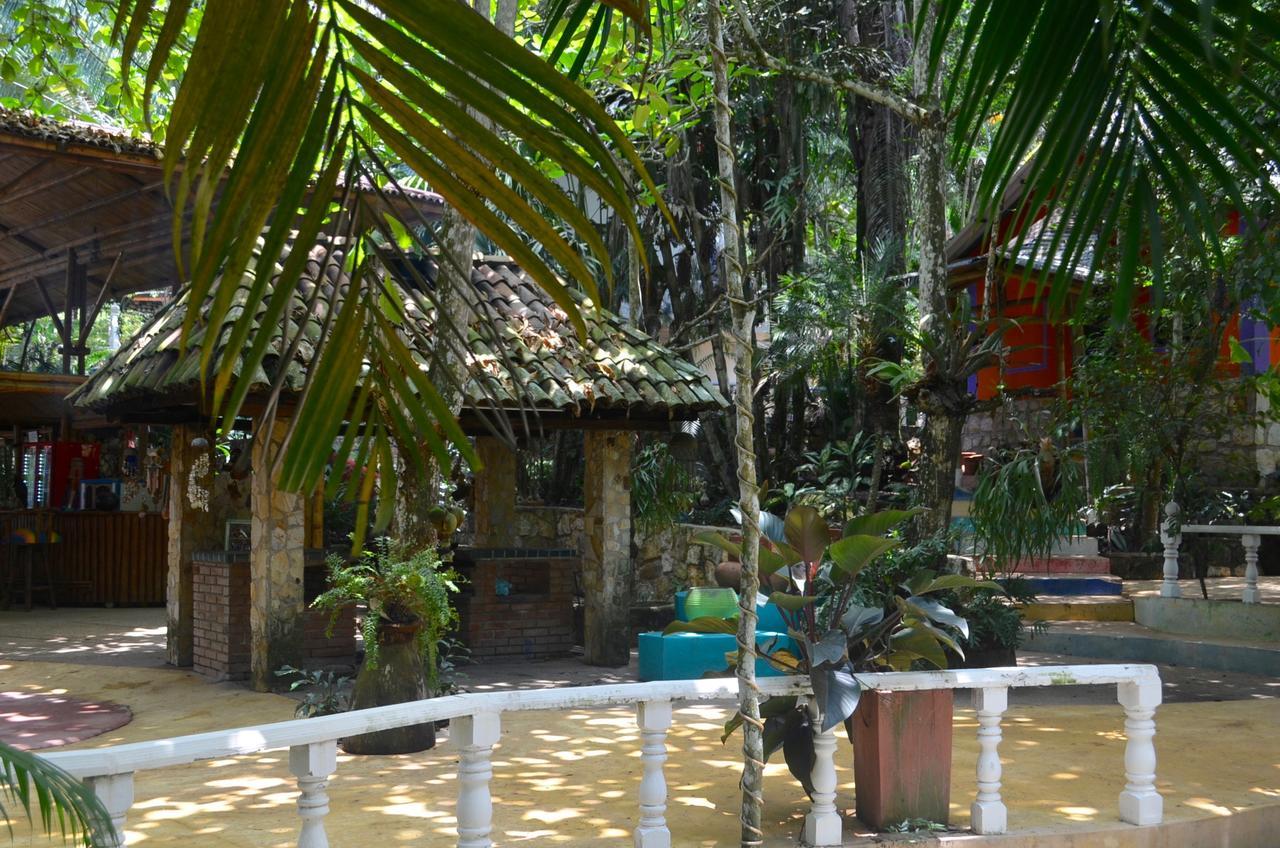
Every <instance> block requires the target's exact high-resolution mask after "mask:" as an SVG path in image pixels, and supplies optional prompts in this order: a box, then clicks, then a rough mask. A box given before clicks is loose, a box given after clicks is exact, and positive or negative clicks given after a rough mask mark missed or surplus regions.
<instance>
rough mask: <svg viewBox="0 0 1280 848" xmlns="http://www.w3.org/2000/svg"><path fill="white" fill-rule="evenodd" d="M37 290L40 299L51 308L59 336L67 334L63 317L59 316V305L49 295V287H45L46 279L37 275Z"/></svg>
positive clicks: (51, 315) (50, 312)
mask: <svg viewBox="0 0 1280 848" xmlns="http://www.w3.org/2000/svg"><path fill="white" fill-rule="evenodd" d="M35 284H36V291H38V292H40V299H41V300H43V301H44V305H45V308H46V309H48V310H49V317H50V318H51V319H53V327H54V329H56V330H57V331H58V335H59V336H64V335H66V334H65V332H64V331H63V329H62V319H61V318H59V317H58V307H56V306H54V305H53V298H51V297H49V289H48V288H46V287H45V284H44V280H42V279H40V278H39V277H36V279H35Z"/></svg>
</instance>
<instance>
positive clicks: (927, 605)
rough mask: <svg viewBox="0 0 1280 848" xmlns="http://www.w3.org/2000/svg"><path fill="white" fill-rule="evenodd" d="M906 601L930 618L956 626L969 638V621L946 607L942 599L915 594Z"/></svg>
mask: <svg viewBox="0 0 1280 848" xmlns="http://www.w3.org/2000/svg"><path fill="white" fill-rule="evenodd" d="M905 602H906V603H907V604H908V605H909V606H911V607H912V608H913V609H915V610H917V611H918V612H919V613H920V614H921V615H924V616H925V617H927V618H928V619H929V620H931V621H936V622H938V623H939V624H945V625H947V626H948V627H954V628H955V629H956V630H957V631H959V633H960V635H961V636H963V637H964V638H966V639H968V638H969V622H968V621H966V620H965V619H964V618H963V617H961V616H959V615H956V613H955V612H953V611H952V610H951V609H950V608H948V607H944V606H943V605H942V602H941V601H936V600H934V599H932V598H921V597H916V596H913V597H910V598H907V599H906V601H905Z"/></svg>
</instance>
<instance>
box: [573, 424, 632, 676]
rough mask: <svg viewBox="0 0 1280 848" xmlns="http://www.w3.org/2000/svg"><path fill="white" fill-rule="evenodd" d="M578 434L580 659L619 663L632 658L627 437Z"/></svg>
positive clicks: (611, 432)
mask: <svg viewBox="0 0 1280 848" xmlns="http://www.w3.org/2000/svg"><path fill="white" fill-rule="evenodd" d="M583 436H584V438H583V453H584V454H585V456H586V469H585V474H584V480H583V487H582V488H583V500H584V502H585V503H584V507H585V508H584V510H583V512H584V519H585V522H584V524H585V526H584V527H583V534H582V535H583V544H582V549H581V551H582V586H583V590H584V592H585V593H586V610H585V626H584V630H585V641H586V645H585V646H584V647H585V651H584V656H583V659H585V660H586V662H587V663H588V664H590V665H604V666H621V665H626V664H627V663H628V662H629V661H630V659H631V632H630V625H629V619H630V616H631V582H632V577H631V443H632V435H631V434H630V433H628V432H623V431H618V430H601V431H588V432H587V433H584V434H583Z"/></svg>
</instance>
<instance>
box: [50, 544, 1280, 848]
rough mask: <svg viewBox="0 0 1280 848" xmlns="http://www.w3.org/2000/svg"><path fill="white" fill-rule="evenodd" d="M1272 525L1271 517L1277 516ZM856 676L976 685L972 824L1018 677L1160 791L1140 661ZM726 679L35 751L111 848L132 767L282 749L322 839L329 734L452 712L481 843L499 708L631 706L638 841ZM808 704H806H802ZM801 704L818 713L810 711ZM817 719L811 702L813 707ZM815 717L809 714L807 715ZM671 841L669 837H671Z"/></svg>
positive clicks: (819, 780) (333, 759) (830, 797)
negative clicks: (1105, 713)
mask: <svg viewBox="0 0 1280 848" xmlns="http://www.w3.org/2000/svg"><path fill="white" fill-rule="evenodd" d="M1278 529H1280V528H1278ZM858 680H859V682H860V683H861V684H862V686H863V688H864V689H869V690H870V689H875V690H880V691H889V692H911V691H924V690H932V689H974V690H978V691H977V692H976V697H975V705H976V707H977V711H978V747H979V756H978V768H977V778H978V781H977V782H978V794H977V799H976V800H975V801H974V803H973V808H972V813H973V827H974V830H975V831H977V832H978V833H993V834H994V833H1002V832H1005V831H1006V830H1007V826H1008V820H1007V819H1008V813H1007V810H1006V808H1005V804H1004V801H1003V800H1002V798H1001V796H1000V783H1001V767H1000V758H999V751H998V748H999V745H1000V739H1001V731H1000V720H1001V716H1002V714H1003V713H1004V711H1005V709H1006V707H1007V704H1008V690H1009V689H1010V688H1017V687H1023V686H1063V685H1100V684H1108V685H1117V686H1118V687H1119V688H1118V694H1119V700H1120V703H1121V704H1122V705H1123V706H1124V709H1125V725H1124V727H1125V732H1126V734H1127V735H1128V742H1127V743H1126V747H1125V754H1124V772H1125V779H1126V783H1125V787H1124V791H1123V792H1122V793H1121V795H1120V812H1121V818H1122V819H1123V820H1124V821H1126V822H1131V823H1133V824H1139V825H1149V824H1157V823H1159V822H1160V820H1161V815H1162V812H1163V810H1162V806H1163V805H1162V800H1161V798H1160V795H1159V793H1157V792H1156V789H1155V764H1156V760H1155V747H1154V745H1153V744H1152V739H1153V738H1154V736H1155V722H1154V714H1155V709H1156V707H1157V706H1159V704H1160V677H1159V675H1158V673H1157V671H1156V668H1155V666H1150V665H1086V666H1041V667H1028V668H988V669H957V670H955V671H929V672H926V671H912V672H901V673H883V674H862V675H858ZM758 685H759V687H760V690H761V692H762V694H764V695H766V696H770V695H794V696H797V697H806V696H809V695H810V694H811V690H810V688H809V681H808V679H807V678H805V677H801V676H787V677H768V678H762V679H761V680H760V681H759V682H758ZM737 692H738V684H737V681H736V680H734V679H732V678H727V679H715V680H678V681H667V682H660V683H628V684H610V685H605V686H582V687H577V688H568V689H544V690H537V691H510V692H482V693H473V694H467V695H451V696H448V697H443V698H432V699H428V700H425V701H413V702H409V703H404V704H395V705H392V706H388V707H377V708H374V709H369V710H359V711H355V712H349V713H342V714H339V715H332V716H322V717H320V718H312V719H303V720H295V721H285V722H279V723H276V724H265V725H259V726H257V727H244V728H238V729H235V730H225V731H215V732H211V733H198V734H194V735H191V736H182V737H178V738H175V739H162V740H157V741H153V742H135V743H131V744H128V745H116V746H114V747H109V748H88V749H83V750H78V751H61V752H55V753H51V754H46V755H44V757H45V759H47V760H49V761H51V762H54V763H56V764H57V765H59V766H61V767H62V768H64V769H66V770H67V771H69V772H70V773H71V774H73V775H75V776H77V777H80V778H82V779H83V780H85V781H86V783H88V784H89V785H90V786H91V787H92V788H93V790H94V791H95V792H96V793H97V795H98V797H99V798H101V799H102V801H103V804H104V805H105V806H106V808H107V811H108V812H109V813H110V815H111V820H112V823H113V825H114V827H115V834H114V835H113V838H114V841H109V842H107V845H108V848H119V846H122V845H123V844H124V826H125V817H126V815H127V814H128V811H129V808H130V807H131V806H132V805H133V775H134V773H135V772H138V771H144V770H149V769H159V768H171V767H174V766H181V765H186V764H189V763H194V762H198V761H201V760H210V759H225V758H228V757H236V756H242V755H246V754H256V753H258V752H260V751H268V750H278V749H281V748H288V749H289V769H290V771H291V772H292V773H293V775H294V776H295V778H296V779H297V784H298V789H299V792H300V796H299V798H298V815H299V818H300V819H301V832H300V834H299V837H298V845H299V846H300V848H326V846H327V845H328V838H327V837H326V835H325V825H324V821H325V817H326V815H327V814H328V813H329V798H328V794H327V785H328V781H329V778H330V776H331V775H332V774H333V773H334V771H335V769H336V766H337V748H336V740H337V739H340V738H342V737H345V736H355V735H359V734H361V733H370V732H373V731H378V730H387V729H390V728H394V727H404V726H406V725H412V724H421V723H423V722H426V721H439V720H441V719H446V718H447V719H452V726H451V729H450V739H449V744H450V745H453V746H455V747H456V748H457V751H458V758H459V763H458V808H457V819H458V842H457V844H458V845H459V846H463V848H487V846H490V845H492V840H491V836H490V834H491V832H492V829H493V799H492V796H491V795H490V788H489V787H490V783H491V781H492V779H493V767H492V763H491V758H492V755H493V747H494V745H496V744H497V743H498V741H499V738H500V736H501V714H502V713H503V712H513V711H520V710H563V709H580V708H585V707H616V706H624V705H633V706H635V707H636V709H637V723H638V725H639V728H640V736H641V761H642V765H643V774H642V776H641V780H640V790H639V802H640V819H639V823H638V826H637V827H636V831H635V845H636V846H637V848H668V846H670V845H671V844H672V841H673V840H672V836H671V833H670V831H669V829H668V825H667V821H666V800H667V786H666V779H665V777H664V775H663V768H664V764H665V761H666V758H667V749H666V735H667V730H668V728H669V727H670V725H671V715H672V701H676V700H683V701H717V700H718V701H728V700H731V699H734V698H736V696H737ZM809 709H810V710H813V707H812V706H810V707H809ZM811 715H815V713H813V712H811ZM815 721H816V715H815ZM817 726H820V724H816V725H815V728H816V727H817ZM835 747H836V740H835V736H834V734H833V733H817V732H816V730H815V735H814V754H815V760H814V767H813V772H812V775H811V776H812V779H813V785H814V796H813V803H812V806H811V808H810V810H809V812H808V813H807V814H806V816H805V821H804V832H803V841H804V843H805V844H806V845H807V846H812V848H818V846H821V848H826V846H834V845H839V844H841V839H842V834H841V829H842V825H841V820H840V811H839V808H838V807H837V805H836V790H837V780H836V772H835ZM676 841H677V842H678V841H679V840H676Z"/></svg>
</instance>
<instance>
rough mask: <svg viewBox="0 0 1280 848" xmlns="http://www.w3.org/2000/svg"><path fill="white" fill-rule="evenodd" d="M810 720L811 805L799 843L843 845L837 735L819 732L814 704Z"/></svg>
mask: <svg viewBox="0 0 1280 848" xmlns="http://www.w3.org/2000/svg"><path fill="white" fill-rule="evenodd" d="M808 710H809V716H810V718H811V719H812V720H813V771H811V772H810V773H809V779H810V780H811V781H813V804H812V805H811V806H810V808H809V812H808V813H807V814H806V815H805V817H804V834H803V839H802V842H803V843H804V846H805V848H829V846H839V845H842V844H844V837H843V835H842V832H841V830H842V827H843V825H842V823H841V821H840V811H839V810H838V809H836V735H835V732H834V730H829V731H827V732H826V733H823V732H822V731H821V727H822V714H821V713H820V712H819V711H818V707H817V705H816V704H813V703H810V704H809V705H808Z"/></svg>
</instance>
